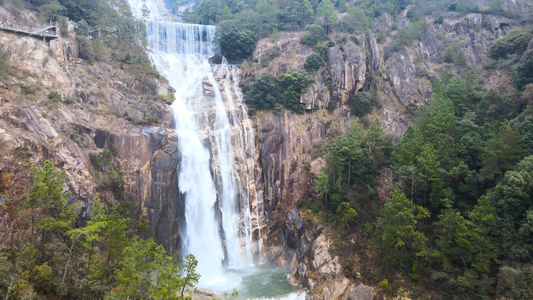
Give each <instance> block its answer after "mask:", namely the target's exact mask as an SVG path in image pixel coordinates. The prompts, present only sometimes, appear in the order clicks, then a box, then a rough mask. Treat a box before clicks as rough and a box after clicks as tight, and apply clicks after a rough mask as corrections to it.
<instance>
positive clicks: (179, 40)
mask: <svg viewBox="0 0 533 300" xmlns="http://www.w3.org/2000/svg"><path fill="white" fill-rule="evenodd" d="M130 5H131V6H132V8H134V10H135V11H136V12H137V14H138V13H139V11H140V10H142V7H144V5H146V7H148V8H149V9H150V12H151V16H150V17H148V18H145V20H146V25H147V26H146V27H147V35H146V36H147V40H148V43H149V47H150V49H151V53H150V55H151V58H152V60H153V62H154V64H155V66H156V68H157V70H158V71H159V72H160V74H161V75H162V76H163V77H165V78H166V79H168V81H169V83H170V85H171V86H172V87H174V88H175V90H176V92H175V97H176V100H175V101H174V103H173V104H172V109H173V111H174V118H175V123H176V132H177V135H178V138H179V141H178V149H179V151H180V153H181V161H180V163H179V166H178V182H179V191H180V194H182V195H183V198H184V199H185V226H182V227H183V228H182V231H181V234H180V236H181V238H182V252H183V255H186V254H189V253H192V254H193V255H195V257H196V259H197V260H198V267H197V271H198V272H199V273H200V274H201V275H202V277H201V282H200V284H201V285H205V286H208V287H209V286H214V285H216V284H217V281H218V280H220V279H221V278H223V277H224V276H223V275H222V273H221V272H222V270H223V267H233V268H238V267H246V266H250V265H253V264H254V263H255V262H258V261H257V259H255V260H254V257H256V258H257V257H260V254H261V246H262V244H261V239H260V236H261V232H260V227H261V224H260V219H261V218H260V212H261V210H260V207H259V204H258V203H257V201H255V206H254V207H252V205H251V202H253V201H252V200H257V199H258V197H257V191H256V190H255V185H254V173H255V168H256V166H255V145H254V143H255V141H254V139H255V137H254V132H253V128H252V125H251V122H250V120H249V118H248V114H247V111H246V107H245V105H244V104H243V99H242V93H241V91H240V89H239V75H238V73H239V71H238V69H237V68H236V67H234V66H231V65H228V64H226V63H222V64H221V65H215V66H212V65H210V64H209V62H208V59H209V57H211V56H213V55H214V52H213V49H214V48H215V45H214V43H213V38H214V33H215V27H214V26H206V25H196V24H183V23H175V22H168V21H162V20H159V19H160V16H158V14H159V10H158V9H157V7H158V6H157V5H156V3H155V2H153V1H148V2H145V1H142V0H130ZM152 9H154V10H153V11H152ZM176 201H177V200H176ZM254 236H255V237H256V238H255V239H256V241H255V242H254ZM254 243H255V244H254ZM225 284H226V285H227V282H226V283H225Z"/></svg>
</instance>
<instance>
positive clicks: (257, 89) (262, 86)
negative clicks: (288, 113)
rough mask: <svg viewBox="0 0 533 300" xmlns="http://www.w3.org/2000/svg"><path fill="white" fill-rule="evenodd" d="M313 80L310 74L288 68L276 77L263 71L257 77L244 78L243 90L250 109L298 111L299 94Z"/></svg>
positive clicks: (300, 107)
mask: <svg viewBox="0 0 533 300" xmlns="http://www.w3.org/2000/svg"><path fill="white" fill-rule="evenodd" d="M312 82H313V77H312V76H311V74H309V73H307V72H306V71H303V70H294V69H290V70H288V71H287V72H286V73H284V74H282V75H281V76H279V77H278V78H276V77H274V76H272V75H271V74H268V73H264V74H262V75H261V76H259V77H257V78H249V79H246V80H245V82H244V83H243V92H244V95H245V99H246V102H247V104H248V105H249V106H250V108H251V111H252V112H253V111H255V110H262V109H281V108H282V107H285V108H287V109H292V110H295V111H300V110H301V109H302V106H301V104H300V95H301V94H302V93H303V92H305V91H306V89H307V87H308V86H309V84H311V83H312Z"/></svg>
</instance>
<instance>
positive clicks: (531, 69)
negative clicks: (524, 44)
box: [515, 50, 533, 88]
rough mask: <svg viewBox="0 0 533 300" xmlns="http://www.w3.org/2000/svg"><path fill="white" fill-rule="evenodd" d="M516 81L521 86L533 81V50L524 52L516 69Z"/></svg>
mask: <svg viewBox="0 0 533 300" xmlns="http://www.w3.org/2000/svg"><path fill="white" fill-rule="evenodd" d="M515 81H516V84H517V86H518V87H519V88H524V87H525V86H526V85H527V84H529V83H533V50H528V51H526V52H524V55H522V58H521V59H520V62H519V63H518V65H517V66H516V69H515Z"/></svg>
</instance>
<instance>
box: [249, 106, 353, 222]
mask: <svg viewBox="0 0 533 300" xmlns="http://www.w3.org/2000/svg"><path fill="white" fill-rule="evenodd" d="M346 114H348V112H347V111H341V110H338V111H336V112H335V113H334V114H331V113H329V112H327V111H326V110H320V111H316V112H314V113H309V114H306V115H299V114H296V113H294V112H291V111H284V112H281V113H277V112H260V113H258V114H257V116H256V117H255V118H254V122H255V123H256V128H255V132H256V136H257V137H256V139H257V141H258V143H259V145H260V148H258V149H257V150H258V151H259V152H260V161H261V164H262V176H261V178H262V181H263V182H262V186H263V194H264V205H265V211H266V214H267V219H269V220H270V219H271V218H272V214H273V211H274V210H276V209H278V207H279V208H289V207H294V206H295V205H296V202H297V201H299V200H308V199H309V198H311V197H312V195H311V193H313V189H312V188H311V187H312V186H313V184H312V177H311V175H312V174H317V173H318V172H320V169H321V168H322V167H323V166H325V161H324V159H323V158H322V156H323V154H324V153H325V148H324V147H325V141H327V138H328V134H329V133H330V132H333V131H336V132H346V131H347V130H348V127H349V125H350V122H349V119H348V118H345V116H346Z"/></svg>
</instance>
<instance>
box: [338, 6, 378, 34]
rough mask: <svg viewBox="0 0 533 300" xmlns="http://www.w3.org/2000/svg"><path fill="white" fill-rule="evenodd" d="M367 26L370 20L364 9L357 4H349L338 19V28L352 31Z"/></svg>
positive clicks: (364, 28)
mask: <svg viewBox="0 0 533 300" xmlns="http://www.w3.org/2000/svg"><path fill="white" fill-rule="evenodd" d="M369 26H370V22H369V21H368V19H367V17H366V15H365V13H364V11H363V10H362V9H361V8H360V7H359V6H350V7H349V8H348V11H347V14H346V16H344V17H343V18H342V19H341V20H340V21H339V25H338V29H339V30H341V31H346V32H350V33H353V32H354V31H364V30H366V29H368V28H369Z"/></svg>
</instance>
